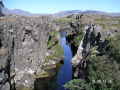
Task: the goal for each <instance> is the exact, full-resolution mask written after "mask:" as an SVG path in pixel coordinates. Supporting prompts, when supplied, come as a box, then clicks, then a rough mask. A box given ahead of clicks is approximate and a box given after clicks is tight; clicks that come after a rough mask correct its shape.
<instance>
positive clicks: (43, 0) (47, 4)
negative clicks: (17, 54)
mask: <svg viewBox="0 0 120 90" xmlns="http://www.w3.org/2000/svg"><path fill="white" fill-rule="evenodd" d="M3 1H4V4H5V6H6V7H7V8H9V9H22V10H25V11H29V12H32V13H56V12H59V11H65V10H82V11H83V10H98V11H105V12H120V0H3Z"/></svg>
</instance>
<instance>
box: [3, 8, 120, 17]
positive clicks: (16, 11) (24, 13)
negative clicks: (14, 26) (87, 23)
mask: <svg viewBox="0 0 120 90" xmlns="http://www.w3.org/2000/svg"><path fill="white" fill-rule="evenodd" d="M2 11H3V13H4V14H5V15H9V14H16V15H22V16H40V15H52V16H55V17H64V16H68V15H72V14H99V15H108V16H120V13H107V12H101V11H92V10H88V11H80V10H69V11H61V12H58V13H54V14H33V13H30V12H28V11H24V10H20V9H7V8H3V10H2Z"/></svg>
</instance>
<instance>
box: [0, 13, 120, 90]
mask: <svg viewBox="0 0 120 90" xmlns="http://www.w3.org/2000/svg"><path fill="white" fill-rule="evenodd" d="M91 25H93V29H95V32H97V33H99V32H100V33H101V37H102V38H101V40H104V39H105V38H106V37H107V36H114V35H115V34H117V33H118V32H120V17H111V16H105V15H89V14H84V15H83V14H78V15H70V16H67V17H62V18H53V17H51V16H50V17H49V16H38V17H25V16H17V15H9V16H3V17H0V90H15V88H16V90H31V89H32V88H34V84H35V81H36V79H38V78H41V77H43V76H44V77H45V76H46V75H47V76H46V77H48V76H49V75H48V72H46V71H45V69H46V68H47V69H50V68H52V67H53V68H54V67H55V68H57V66H56V63H58V62H59V61H61V60H63V50H62V49H61V47H60V45H59V38H60V35H59V32H62V31H64V32H67V36H66V38H67V41H68V43H69V44H71V48H72V51H73V55H76V53H77V50H79V49H78V47H79V44H80V41H81V40H82V38H83V36H84V34H85V32H86V30H87V28H89V27H90V26H91ZM47 66H48V67H47ZM46 73H47V74H46ZM21 86H22V87H23V88H21ZM20 88H21V89H20ZM36 88H37V87H36ZM36 90H40V89H36Z"/></svg>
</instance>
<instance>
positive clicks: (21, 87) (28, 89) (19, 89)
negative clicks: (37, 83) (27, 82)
mask: <svg viewBox="0 0 120 90" xmlns="http://www.w3.org/2000/svg"><path fill="white" fill-rule="evenodd" d="M16 90H33V89H32V88H30V87H25V86H23V85H20V86H19V87H17V88H16Z"/></svg>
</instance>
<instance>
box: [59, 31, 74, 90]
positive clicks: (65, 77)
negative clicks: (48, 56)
mask: <svg viewBox="0 0 120 90" xmlns="http://www.w3.org/2000/svg"><path fill="white" fill-rule="evenodd" d="M60 44H61V46H62V48H63V50H64V64H63V66H62V67H61V68H60V71H59V72H58V75H57V83H58V85H59V87H58V88H57V90H66V89H65V88H64V87H63V85H64V84H65V83H67V82H68V81H70V80H71V79H72V64H71V60H72V51H71V48H70V46H69V45H68V44H67V41H66V33H65V32H62V33H61V39H60Z"/></svg>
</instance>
